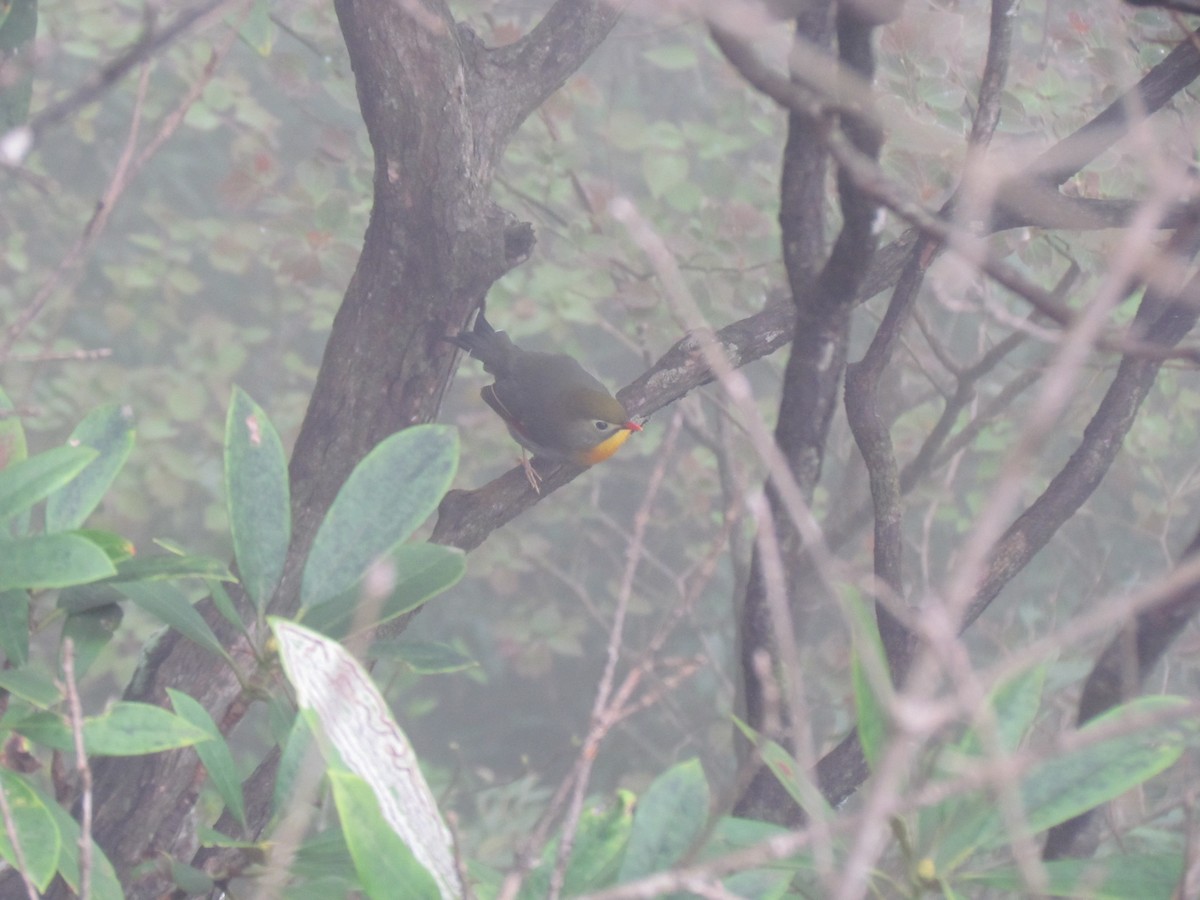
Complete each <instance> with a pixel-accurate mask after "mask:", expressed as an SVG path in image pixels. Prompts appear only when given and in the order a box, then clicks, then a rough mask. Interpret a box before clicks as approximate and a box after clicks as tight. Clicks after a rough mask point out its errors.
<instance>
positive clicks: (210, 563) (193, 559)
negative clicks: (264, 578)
mask: <svg viewBox="0 0 1200 900" xmlns="http://www.w3.org/2000/svg"><path fill="white" fill-rule="evenodd" d="M164 578H213V579H216V580H217V581H237V579H236V578H234V576H233V573H232V572H230V571H229V567H228V566H226V565H225V563H223V562H221V560H219V559H213V558H212V557H210V556H175V555H170V556H134V557H132V558H130V559H127V560H125V561H123V562H121V563H119V564H118V565H117V573H116V576H115V577H114V579H113V581H114V582H124V581H157V580H161V579H164Z"/></svg>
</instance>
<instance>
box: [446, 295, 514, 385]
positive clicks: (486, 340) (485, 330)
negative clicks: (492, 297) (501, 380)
mask: <svg viewBox="0 0 1200 900" xmlns="http://www.w3.org/2000/svg"><path fill="white" fill-rule="evenodd" d="M446 340H448V341H450V343H452V344H455V345H457V346H459V347H461V348H462V349H463V350H466V351H467V352H468V353H470V354H471V355H472V356H473V357H475V358H476V359H477V360H479V361H480V362H481V363H483V368H484V370H485V371H487V372H490V373H492V374H493V375H499V374H501V373H502V372H503V371H504V370H505V368H506V367H507V366H508V361H509V359H510V358H511V356H512V353H513V351H514V350H515V349H516V347H515V346H513V342H512V341H511V340H510V339H509V337H508V335H507V334H505V333H504V332H503V331H497V330H496V329H495V328H493V327H492V323H491V322H489V321H488V320H487V318H486V317H485V316H484V314H483V308H482V307H480V309H479V314H478V315H477V316H475V324H474V326H473V327H472V328H471V330H470V331H460V332H459V333H458V334H456V335H452V336H450V337H447V338H446Z"/></svg>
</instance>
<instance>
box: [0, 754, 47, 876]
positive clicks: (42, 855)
mask: <svg viewBox="0 0 1200 900" xmlns="http://www.w3.org/2000/svg"><path fill="white" fill-rule="evenodd" d="M0 790H3V791H4V795H5V798H6V799H7V800H8V806H9V808H10V809H11V811H12V821H13V826H14V830H15V831H16V836H17V841H18V843H20V845H21V852H22V855H23V856H24V861H25V869H24V871H25V874H26V875H28V876H29V879H30V881H32V882H33V884H34V886H35V887H36V888H37V889H38V890H39V891H44V890H46V888H47V887H49V885H50V879H51V878H53V877H54V873H55V872H56V871H58V856H59V853H60V852H61V851H62V835H60V834H59V832H58V826H57V825H55V824H54V816H53V815H52V814H51V813H50V810H49V809H47V807H46V804H45V803H43V802H42V798H41V797H39V796H38V794H37V792H36V791H34V790H33V788H32V787H30V785H29V784H28V783H27V782H26V781H25V778H24V777H23V776H21V775H19V774H18V773H16V772H13V771H10V770H9V769H3V768H0ZM0 856H3V857H4V859H5V860H7V862H8V863H9V865H12V866H16V865H17V856H16V853H15V851H14V849H13V845H12V841H11V840H10V838H9V835H8V829H7V828H0Z"/></svg>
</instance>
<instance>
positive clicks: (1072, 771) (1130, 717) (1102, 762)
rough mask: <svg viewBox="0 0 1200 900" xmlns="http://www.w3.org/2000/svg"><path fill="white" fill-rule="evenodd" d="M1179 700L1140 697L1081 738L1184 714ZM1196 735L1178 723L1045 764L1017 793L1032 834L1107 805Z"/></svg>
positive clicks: (1192, 726) (1193, 725) (1198, 728)
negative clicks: (1178, 711) (1119, 725)
mask: <svg viewBox="0 0 1200 900" xmlns="http://www.w3.org/2000/svg"><path fill="white" fill-rule="evenodd" d="M1187 706H1188V701H1187V700H1185V699H1184V698H1182V697H1168V696H1161V697H1141V698H1139V699H1137V700H1132V701H1130V702H1129V703H1125V704H1122V705H1121V706H1119V707H1117V708H1116V709H1114V710H1112V711H1111V712H1109V713H1106V714H1105V715H1103V716H1100V717H1098V718H1096V719H1095V720H1093V721H1092V722H1089V723H1088V724H1087V725H1086V726H1084V727H1083V728H1081V729H1080V732H1081V734H1088V733H1091V732H1095V731H1097V730H1098V729H1101V728H1105V727H1111V726H1112V725H1113V724H1114V723H1119V722H1122V721H1130V722H1132V721H1136V720H1137V719H1138V718H1139V717H1144V716H1149V715H1152V714H1154V713H1156V712H1163V711H1166V710H1170V709H1172V708H1175V709H1184V708H1186V707H1187ZM1198 732H1200V723H1198V722H1197V721H1196V720H1194V719H1192V720H1188V719H1180V720H1176V721H1172V722H1169V723H1166V724H1161V725H1151V726H1146V727H1143V728H1141V729H1140V730H1139V731H1136V732H1134V733H1131V734H1122V735H1120V736H1119V737H1114V738H1109V739H1107V740H1104V741H1101V742H1099V743H1097V744H1095V745H1092V746H1090V747H1084V748H1082V749H1080V750H1078V751H1076V752H1074V753H1068V754H1066V755H1063V756H1058V757H1055V758H1053V759H1050V760H1047V761H1046V762H1045V763H1044V764H1043V765H1042V766H1040V767H1038V768H1037V769H1036V770H1034V771H1033V772H1032V773H1030V775H1029V777H1028V778H1026V779H1025V783H1024V784H1023V785H1022V788H1021V797H1022V800H1023V801H1024V803H1025V809H1026V810H1027V811H1028V816H1029V827H1030V829H1031V830H1032V831H1033V832H1035V833H1036V832H1039V831H1044V830H1045V829H1047V828H1051V827H1053V826H1055V825H1057V824H1059V823H1060V822H1065V821H1066V820H1067V819H1070V818H1072V817H1073V816H1077V815H1079V814H1080V813H1081V812H1084V811H1086V810H1089V809H1091V808H1092V807H1094V806H1099V805H1100V804H1101V803H1107V802H1108V801H1109V800H1112V799H1113V798H1114V797H1118V796H1120V795H1121V794H1123V793H1125V792H1126V791H1128V790H1130V789H1131V788H1134V787H1137V786H1138V785H1139V784H1141V783H1142V782H1144V781H1146V780H1147V779H1149V778H1153V777H1154V776H1155V775H1157V774H1158V773H1159V772H1162V771H1165V770H1166V769H1168V768H1169V767H1170V766H1172V765H1174V764H1175V762H1176V760H1178V759H1179V757H1180V756H1181V755H1182V754H1183V749H1184V747H1185V745H1186V743H1187V741H1188V739H1189V738H1195V736H1196V734H1197V733H1198Z"/></svg>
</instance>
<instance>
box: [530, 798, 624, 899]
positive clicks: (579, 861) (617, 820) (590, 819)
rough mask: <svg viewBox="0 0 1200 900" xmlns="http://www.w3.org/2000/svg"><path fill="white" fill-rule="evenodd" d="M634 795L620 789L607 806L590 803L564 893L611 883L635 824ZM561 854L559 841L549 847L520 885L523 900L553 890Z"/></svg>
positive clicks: (580, 823)
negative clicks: (551, 875) (556, 862)
mask: <svg viewBox="0 0 1200 900" xmlns="http://www.w3.org/2000/svg"><path fill="white" fill-rule="evenodd" d="M635 799H636V798H635V797H634V795H633V793H632V792H630V791H618V793H617V797H616V799H615V800H614V801H613V802H612V803H610V804H608V806H607V807H598V806H589V808H588V809H585V810H584V812H583V814H582V815H581V816H580V818H579V829H578V832H577V833H576V835H575V845H574V849H573V850H572V851H571V859H570V861H569V862H568V863H567V873H566V877H565V878H564V880H563V892H562V893H563V896H564V897H573V896H575V895H576V894H583V893H586V892H588V891H593V890H597V889H599V888H602V887H607V886H608V885H610V884H611V883H612V882H613V880H614V879H615V877H616V874H617V871H618V869H619V867H620V863H621V854H622V853H623V852H624V851H625V847H626V846H627V844H628V842H629V833H630V831H631V829H632V827H633V810H634V801H635ZM557 856H558V841H554V842H553V843H551V844H550V846H548V847H547V848H546V852H545V853H544V854H543V855H542V865H541V866H539V867H538V868H537V869H535V870H534V871H533V872H531V873H530V874H529V877H528V878H527V879H526V880H525V884H524V885H523V886H522V888H521V893H520V895H519V896H520V898H521V900H541V898H542V897H546V896H547V895H548V893H549V890H550V873H551V872H553V871H554V864H555V860H556V858H557Z"/></svg>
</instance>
